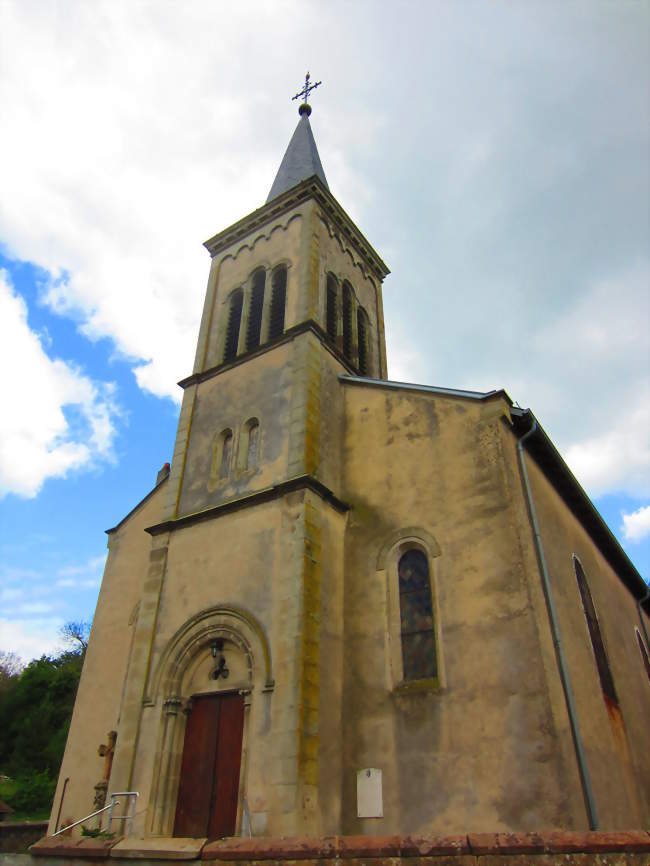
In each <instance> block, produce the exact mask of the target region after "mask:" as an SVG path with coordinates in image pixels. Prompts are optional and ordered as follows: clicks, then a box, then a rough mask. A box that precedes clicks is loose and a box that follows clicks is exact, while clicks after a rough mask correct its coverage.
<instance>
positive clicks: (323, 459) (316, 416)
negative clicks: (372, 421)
mask: <svg viewBox="0 0 650 866" xmlns="http://www.w3.org/2000/svg"><path fill="white" fill-rule="evenodd" d="M307 85H309V82H308V81H307ZM305 98H306V96H305ZM310 113H311V108H310V106H309V105H308V104H307V102H306V101H305V102H303V103H302V104H301V106H300V110H299V114H300V120H299V122H298V125H297V127H296V130H295V132H294V134H293V136H292V138H291V141H290V143H289V146H288V148H287V151H286V153H285V155H284V158H283V160H282V163H281V165H280V168H279V170H278V173H277V176H276V178H275V181H274V183H273V185H272V187H271V191H270V193H269V196H268V198H267V200H266V202H265V204H264V205H263V206H262V207H261V208H259V209H258V210H256V211H254V212H253V213H251V214H249V215H248V216H246V217H244V218H243V219H242V220H240V221H239V222H237V223H235V224H234V225H232V226H230V227H229V228H227V229H225V230H224V231H222V232H219V233H218V234H216V235H215V236H214V237H212V238H210V240H208V241H207V242H206V243H205V247H206V249H207V250H208V252H209V253H210V256H211V266H210V273H209V278H208V285H207V291H206V297H205V304H204V308H203V315H202V319H201V326H200V331H199V337H198V344H197V350H196V358H195V363H194V369H193V372H192V374H191V375H190V376H188V377H187V378H186V379H184V380H183V381H181V382H180V383H179V384H180V386H181V387H182V388H183V390H184V395H183V402H182V408H181V414H180V420H179V425H178V433H177V437H176V443H175V448H174V455H173V460H172V468H171V473H170V476H169V479H168V481H167V483H166V486H165V490H164V501H163V505H162V513H161V519H160V520H159V521H158V522H157V523H155V524H154V525H152V526H149V527H148V528H147V532H148V533H149V535H150V536H151V553H150V556H149V569H148V573H147V577H146V579H145V582H144V586H143V593H142V596H141V602H140V608H139V617H138V621H137V624H136V631H135V635H134V639H133V650H132V653H131V657H130V661H129V667H128V673H127V677H126V685H125V689H124V697H123V701H122V708H121V717H120V730H119V732H118V741H117V747H116V753H115V760H114V766H113V772H112V776H111V783H110V789H111V791H115V790H133V789H137V790H139V791H140V792H141V796H143V795H144V796H145V797H146V798H147V799H148V809H147V813H146V817H145V818H144V819H143V820H144V825H143V826H142V827H141V828H140V830H141V832H143V833H145V834H147V835H149V834H151V835H172V834H175V835H199V836H200V835H210V833H212V832H213V827H214V826H215V825H214V821H215V820H216V818H215V816H210V815H208V814H207V812H206V813H205V814H204V812H205V809H208V806H207V805H206V804H207V803H208V801H210V802H212V801H213V800H214V798H215V797H216V796H217V794H215V791H214V790H211V791H209V792H207V793H205V792H204V793H201V794H200V795H199V797H203V798H204V799H205V801H206V803H205V804H203V806H205V809H203V806H194V805H191V804H188V802H186V801H185V798H186V797H187V796H190V795H189V794H188V793H187V792H188V791H193V790H195V786H194V784H193V779H192V778H190V775H188V774H191V773H193V772H198V770H196V768H197V767H200V766H202V763H201V761H199V762H198V764H197V760H198V759H196V757H192V756H193V754H195V753H197V750H198V752H199V753H201V754H203V749H202V747H201V746H200V742H199V741H200V737H201V736H202V735H201V733H200V731H201V730H203V729H204V728H205V726H206V725H207V726H208V727H209V726H210V725H212V726H213V727H214V726H216V727H217V728H218V730H219V732H220V733H219V741H220V742H221V740H222V737H223V738H225V740H224V742H226V741H227V742H229V743H230V745H229V746H228V749H227V752H228V760H229V761H230V760H232V762H234V764H233V767H234V769H233V768H231V770H229V772H230V774H231V775H230V776H229V777H228V778H229V779H230V781H229V783H228V784H229V786H230V789H229V790H230V794H228V795H223V796H225V797H226V798H227V797H230V802H229V804H228V805H227V806H226V805H223V804H222V806H221V807H220V814H221V815H223V814H226V813H227V812H228V809H230V812H229V813H228V814H231V815H232V821H231V825H232V826H228V827H225V829H224V828H221V829H220V832H222V834H225V835H229V834H230V835H232V834H235V833H238V832H240V830H241V827H242V826H243V825H242V822H249V823H250V827H251V829H252V832H253V834H254V835H260V834H264V835H266V834H274V835H286V834H297V833H308V834H318V833H329V832H336V831H337V829H338V827H339V824H340V808H341V798H340V790H341V774H342V755H341V701H342V689H343V685H342V683H343V674H342V672H343V664H344V659H343V639H342V638H343V573H344V533H345V526H346V522H347V519H348V506H347V504H346V502H345V496H344V490H343V470H342V455H343V452H344V447H343V436H344V412H345V407H344V393H343V388H342V386H341V383H340V381H339V376H341V375H350V374H352V375H356V376H359V375H361V376H368V377H372V378H375V379H381V378H385V377H386V352H385V342H384V327H383V314H382V300H381V284H382V280H383V279H384V277H385V276H386V274H387V273H388V269H387V268H386V266H385V264H384V263H383V262H382V260H381V258H380V257H379V256H378V255H377V253H376V252H375V251H374V250H373V248H372V247H371V246H370V244H369V243H368V241H367V240H366V239H365V238H364V236H363V235H362V234H361V232H360V231H359V230H358V228H357V227H356V226H355V225H354V223H353V222H352V220H351V219H350V218H349V217H348V216H347V214H346V213H345V211H344V210H343V208H342V207H341V206H340V205H339V203H338V202H337V201H336V199H335V198H334V196H333V195H332V194H331V192H330V190H329V187H328V184H327V180H326V178H325V172H324V170H323V167H322V164H321V161H320V158H319V155H318V150H317V147H316V143H315V140H314V136H313V133H312V130H311V126H310V121H309V116H310ZM215 646H218V647H219V649H218V654H219V656H220V659H219V663H220V667H219V665H217V664H216V662H214V663H213V661H214V659H213V658H212V657H211V653H212V654H213V655H214V652H215V650H214V647H215ZM224 670H225V671H233V672H234V671H238V674H237V676H235V674H234V673H231V674H230V678H227V677H226V676H224V675H223V672H224ZM237 695H239V696H240V698H241V701H242V703H241V705H240V704H239V703H237V701H238V700H239V698H237V699H235V697H236V696H237ZM233 696H235V697H233ZM226 698H227V699H228V701H230V703H224V701H226ZM227 719H234V720H235V721H233V722H232V723H231V722H228V721H227ZM210 720H212V721H210ZM215 720H217V721H215ZM218 720H220V721H218ZM224 720H226V721H224ZM224 725H226V726H228V725H231V727H232V725H234V728H232V730H231V729H230V728H227V729H226V728H224V731H225V733H223V734H222V726H224ZM235 729H236V730H235ZM193 731H194V733H192V732H193ZM197 732H198V733H197ZM219 748H220V747H219V746H218V745H217V752H216V753H215V755H212V752H211V753H210V754H211V757H210V761H216V764H215V766H218V765H219V762H220V761H224V760H226V757H224V755H222V756H221V757H219V754H220V753H219ZM193 762H194V763H193ZM191 767H195V770H191V769H188V768H191ZM215 772H216V771H215ZM206 784H208V786H209V783H208V782H206ZM206 790H207V789H206ZM191 796H194V795H193V794H192V795H191ZM219 796H221V794H219ZM233 797H234V798H235V800H236V802H234V804H233V802H232V798H233ZM202 809H203V811H202ZM189 814H192V815H199V816H202V817H200V819H199V820H198V824H197V825H196V826H195V825H194V824H192V823H191V821H190V823H189V824H188V820H189V819H188V817H187V816H188V815H189ZM206 822H207V823H206ZM199 824H200V825H201V826H198V825H199ZM203 824H205V827H204V826H203ZM188 828H189V829H188Z"/></svg>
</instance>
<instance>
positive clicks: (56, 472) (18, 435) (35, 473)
mask: <svg viewBox="0 0 650 866" xmlns="http://www.w3.org/2000/svg"><path fill="white" fill-rule="evenodd" d="M0 369H2V371H3V395H2V396H3V411H2V413H1V414H0V496H2V495H4V494H7V493H16V494H18V495H19V496H26V497H32V496H36V494H37V493H38V491H39V490H40V488H41V486H42V484H43V482H44V481H45V480H46V479H47V478H53V477H64V476H65V475H67V474H68V473H69V472H71V471H73V470H78V469H81V468H84V467H89V466H91V465H93V464H94V463H95V462H96V461H97V460H109V459H111V457H112V444H113V439H114V436H115V427H114V418H115V414H116V411H117V409H116V406H115V404H114V396H113V386H112V385H110V384H106V383H103V384H102V383H98V382H93V381H91V380H90V379H89V378H88V377H87V376H84V375H83V374H82V373H81V372H80V370H78V369H77V368H76V367H74V366H73V365H72V364H69V363H66V362H65V361H62V360H60V359H58V358H54V359H52V358H50V357H49V356H48V355H47V354H46V352H45V350H44V349H43V346H42V343H41V341H40V338H39V336H38V335H37V334H36V333H34V331H32V330H31V329H30V327H29V324H28V322H27V307H26V304H25V302H24V300H23V299H22V298H21V297H20V296H19V295H17V294H16V293H15V291H14V290H13V287H12V286H11V284H10V282H9V277H8V275H7V274H6V272H3V271H0Z"/></svg>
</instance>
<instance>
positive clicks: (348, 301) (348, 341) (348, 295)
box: [343, 283, 353, 361]
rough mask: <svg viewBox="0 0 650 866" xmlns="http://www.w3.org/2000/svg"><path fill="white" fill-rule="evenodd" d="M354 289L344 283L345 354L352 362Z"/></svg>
mask: <svg viewBox="0 0 650 866" xmlns="http://www.w3.org/2000/svg"><path fill="white" fill-rule="evenodd" d="M352 325H353V322H352V289H351V288H350V284H349V283H343V354H344V355H345V357H346V358H347V360H348V361H351V360H352Z"/></svg>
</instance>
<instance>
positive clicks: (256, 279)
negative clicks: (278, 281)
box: [246, 269, 266, 352]
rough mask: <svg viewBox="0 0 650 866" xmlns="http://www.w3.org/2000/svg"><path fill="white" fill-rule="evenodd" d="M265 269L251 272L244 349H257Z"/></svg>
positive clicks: (260, 330)
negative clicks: (251, 282)
mask: <svg viewBox="0 0 650 866" xmlns="http://www.w3.org/2000/svg"><path fill="white" fill-rule="evenodd" d="M265 281H266V271H264V270H263V269H260V270H259V271H255V273H254V274H253V285H252V289H251V299H250V307H249V310H248V328H247V330H246V351H247V352H250V351H252V350H253V349H257V347H258V346H259V344H260V334H261V333H262V310H263V309H264V283H265Z"/></svg>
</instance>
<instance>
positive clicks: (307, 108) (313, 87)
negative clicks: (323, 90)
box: [291, 72, 323, 117]
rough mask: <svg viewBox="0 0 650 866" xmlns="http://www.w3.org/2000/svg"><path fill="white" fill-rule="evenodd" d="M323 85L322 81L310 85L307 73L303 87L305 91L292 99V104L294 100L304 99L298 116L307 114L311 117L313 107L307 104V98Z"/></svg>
mask: <svg viewBox="0 0 650 866" xmlns="http://www.w3.org/2000/svg"><path fill="white" fill-rule="evenodd" d="M322 83H323V82H322V81H317V82H316V83H315V84H310V83H309V72H307V75H305V86H304V87H303V89H302V90H301V91H300V92H299V93H296V95H295V96H292V97H291V101H292V102H293V100H294V99H300V97H301V96H302V97H303V101H302V104H301V106H300V108H299V109H298V114H300V115H303V114H306V115H307V117H309V115H310V114H311V105H310V104H309V103H308V102H307V97H308V96H309V94H310V93H311V92H312V90H316V88H317V87H320V85H321V84H322Z"/></svg>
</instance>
